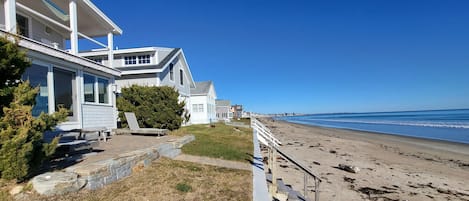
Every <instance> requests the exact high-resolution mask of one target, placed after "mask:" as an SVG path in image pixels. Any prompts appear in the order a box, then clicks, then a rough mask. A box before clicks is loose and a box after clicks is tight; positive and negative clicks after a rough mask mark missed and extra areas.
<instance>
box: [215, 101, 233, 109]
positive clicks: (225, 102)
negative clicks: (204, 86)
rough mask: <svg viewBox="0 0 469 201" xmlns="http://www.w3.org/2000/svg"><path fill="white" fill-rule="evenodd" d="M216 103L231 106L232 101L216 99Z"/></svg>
mask: <svg viewBox="0 0 469 201" xmlns="http://www.w3.org/2000/svg"><path fill="white" fill-rule="evenodd" d="M215 104H216V105H217V106H228V107H231V101H230V100H215Z"/></svg>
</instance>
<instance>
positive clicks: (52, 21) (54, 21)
mask: <svg viewBox="0 0 469 201" xmlns="http://www.w3.org/2000/svg"><path fill="white" fill-rule="evenodd" d="M16 5H17V6H18V8H21V9H23V10H25V11H27V12H29V13H31V14H33V15H35V16H36V17H38V18H40V19H42V20H44V21H46V22H48V23H52V24H54V25H56V26H58V27H60V28H62V29H64V30H66V31H68V32H69V33H71V32H72V29H70V27H68V26H66V25H64V24H62V23H60V22H57V21H56V20H54V19H52V18H50V17H47V16H46V15H43V14H41V13H39V12H37V11H35V10H34V9H31V8H29V7H27V6H25V5H23V4H21V3H18V2H17V3H16ZM77 34H78V35H79V36H80V37H82V38H85V39H87V40H89V41H91V42H92V43H95V44H97V45H99V46H102V47H104V48H106V50H109V47H108V46H107V45H105V44H103V43H101V42H99V41H97V40H95V39H93V38H91V37H89V36H87V35H85V34H83V33H80V32H78V33H77ZM48 45H49V44H48Z"/></svg>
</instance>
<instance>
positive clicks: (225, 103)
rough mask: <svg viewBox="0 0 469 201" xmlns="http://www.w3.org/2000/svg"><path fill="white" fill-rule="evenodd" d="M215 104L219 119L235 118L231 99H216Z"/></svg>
mask: <svg viewBox="0 0 469 201" xmlns="http://www.w3.org/2000/svg"><path fill="white" fill-rule="evenodd" d="M215 105H216V108H217V109H216V113H217V120H218V121H231V119H233V112H231V102H230V100H215Z"/></svg>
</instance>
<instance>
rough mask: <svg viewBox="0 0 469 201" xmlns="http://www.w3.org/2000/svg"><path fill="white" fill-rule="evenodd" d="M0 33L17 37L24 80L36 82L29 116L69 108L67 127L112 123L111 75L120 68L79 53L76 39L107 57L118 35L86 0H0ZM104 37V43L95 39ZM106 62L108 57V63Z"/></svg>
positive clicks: (113, 121) (114, 120) (110, 126)
mask: <svg viewBox="0 0 469 201" xmlns="http://www.w3.org/2000/svg"><path fill="white" fill-rule="evenodd" d="M0 2H1V3H0V33H1V35H7V34H13V35H18V36H19V45H20V47H22V48H25V49H27V56H28V57H29V58H30V59H31V61H32V66H31V67H30V68H28V69H27V72H26V73H25V74H24V76H23V77H24V79H29V80H30V81H31V84H32V85H33V86H38V85H40V93H39V94H38V97H37V98H36V100H37V101H36V102H37V103H36V106H35V107H34V109H33V115H38V114H39V113H40V112H46V113H52V112H54V111H56V110H57V108H58V107H59V106H63V107H65V108H67V109H69V110H70V115H69V117H68V121H67V122H65V123H62V124H60V125H59V126H58V128H59V129H63V130H69V129H77V128H89V127H107V128H116V119H117V114H116V112H115V111H116V104H115V95H114V94H113V88H114V87H113V85H114V83H115V79H114V78H115V77H116V76H120V74H121V73H120V71H119V70H117V69H114V68H112V65H104V64H100V63H97V62H94V61H92V60H89V59H86V58H84V57H81V56H79V50H80V48H79V42H80V41H82V40H89V41H91V42H93V43H95V44H96V45H99V46H101V47H103V48H105V49H106V54H107V55H108V57H109V58H110V60H112V58H113V48H112V47H113V36H114V35H120V34H122V30H121V29H120V28H119V27H118V26H117V25H116V24H114V22H112V21H111V20H110V19H109V18H108V17H107V16H106V15H105V14H104V13H103V12H102V11H101V10H99V9H98V8H97V7H96V6H95V5H94V4H93V3H92V2H91V1H89V0H0ZM97 37H104V38H106V37H107V44H103V43H101V42H99V41H97V40H96V38H97ZM110 63H112V62H110Z"/></svg>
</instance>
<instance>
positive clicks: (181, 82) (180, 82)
mask: <svg viewBox="0 0 469 201" xmlns="http://www.w3.org/2000/svg"><path fill="white" fill-rule="evenodd" d="M179 85H181V86H184V70H182V69H179Z"/></svg>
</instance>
